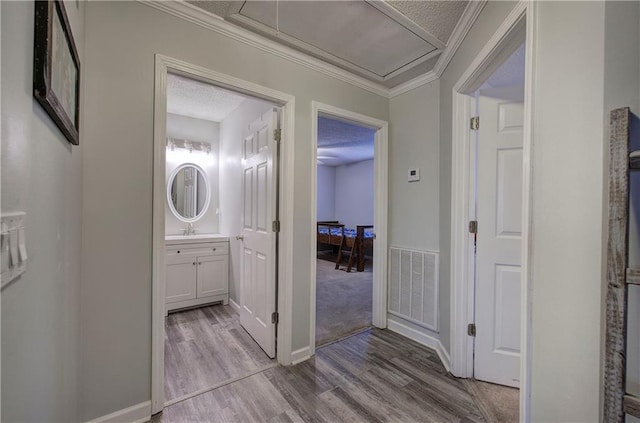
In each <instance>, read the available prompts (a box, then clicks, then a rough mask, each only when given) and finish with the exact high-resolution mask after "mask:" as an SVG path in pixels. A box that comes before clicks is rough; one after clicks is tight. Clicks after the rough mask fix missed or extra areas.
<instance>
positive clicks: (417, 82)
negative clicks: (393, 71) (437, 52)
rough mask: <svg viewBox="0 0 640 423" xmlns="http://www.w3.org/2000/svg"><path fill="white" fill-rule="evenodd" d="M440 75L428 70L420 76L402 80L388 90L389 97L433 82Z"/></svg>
mask: <svg viewBox="0 0 640 423" xmlns="http://www.w3.org/2000/svg"><path fill="white" fill-rule="evenodd" d="M439 78H440V75H438V74H437V73H435V72H434V71H432V70H431V71H429V72H427V73H424V74H422V75H420V76H417V77H415V78H413V79H411V80H409V81H407V82H404V83H402V84H400V85H397V86H395V87H393V88H391V89H390V90H389V98H393V97H395V96H398V95H400V94H404V93H406V92H408V91H411V90H413V89H414V88H418V87H420V86H422V85H425V84H428V83H429V82H433V81H435V80H436V79H439Z"/></svg>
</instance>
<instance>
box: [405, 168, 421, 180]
mask: <svg viewBox="0 0 640 423" xmlns="http://www.w3.org/2000/svg"><path fill="white" fill-rule="evenodd" d="M419 180H420V168H415V169H409V171H408V172H407V182H416V181H419Z"/></svg>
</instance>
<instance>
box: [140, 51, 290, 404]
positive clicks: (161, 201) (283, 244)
mask: <svg viewBox="0 0 640 423" xmlns="http://www.w3.org/2000/svg"><path fill="white" fill-rule="evenodd" d="M154 71H155V74H154V76H155V82H154V119H153V258H152V287H151V413H152V414H156V413H158V412H160V411H162V409H163V408H164V316H165V298H164V297H165V283H166V280H165V247H164V243H165V201H166V195H165V192H166V188H165V183H166V180H165V173H166V172H165V156H166V142H165V140H166V119H167V73H168V72H171V73H175V74H179V75H182V76H186V77H189V78H192V79H196V80H199V81H202V82H206V83H210V84H212V85H216V86H219V87H222V88H227V89H231V90H233V91H237V92H240V93H243V94H246V95H249V96H252V97H256V98H260V99H263V100H267V101H270V102H272V103H275V104H276V105H278V106H279V107H281V109H282V122H281V126H282V142H281V147H280V163H279V166H280V173H279V180H280V193H279V198H278V200H279V204H280V205H279V207H280V208H279V210H280V216H279V218H280V222H281V226H280V233H279V234H278V237H279V238H278V239H279V241H278V242H279V244H278V250H279V251H278V256H277V260H278V262H277V265H278V269H279V270H278V276H277V281H276V285H277V292H278V294H277V304H278V312H279V322H278V326H277V333H278V337H277V340H276V348H277V355H276V358H277V360H278V363H280V364H283V365H286V364H291V339H292V310H293V304H292V303H293V261H292V259H291V257H292V256H293V180H294V178H293V173H294V146H295V143H294V114H295V97H294V96H292V95H289V94H286V93H283V92H280V91H276V90H273V89H271V88H267V87H264V86H262V85H258V84H254V83H252V82H248V81H245V80H242V79H239V78H235V77H233V76H229V75H225V74H223V73H219V72H216V71H213V70H211V69H207V68H204V67H201V66H198V65H194V64H191V63H188V62H185V61H182V60H179V59H174V58H171V57H168V56H164V55H161V54H156V55H155V69H154Z"/></svg>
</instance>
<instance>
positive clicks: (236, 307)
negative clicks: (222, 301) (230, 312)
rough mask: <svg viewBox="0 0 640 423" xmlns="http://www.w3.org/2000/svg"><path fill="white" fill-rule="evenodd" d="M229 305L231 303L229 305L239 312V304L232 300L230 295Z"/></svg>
mask: <svg viewBox="0 0 640 423" xmlns="http://www.w3.org/2000/svg"><path fill="white" fill-rule="evenodd" d="M229 305H231V307H233V308H235V309H236V310H238V312H240V304H238V303H236V302H235V301H233V299H232V298H231V297H229Z"/></svg>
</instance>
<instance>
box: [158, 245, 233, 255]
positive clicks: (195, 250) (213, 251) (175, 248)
mask: <svg viewBox="0 0 640 423" xmlns="http://www.w3.org/2000/svg"><path fill="white" fill-rule="evenodd" d="M228 254H229V243H228V242H208V243H206V244H184V245H169V246H167V255H195V256H202V255H214V256H218V255H228Z"/></svg>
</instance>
